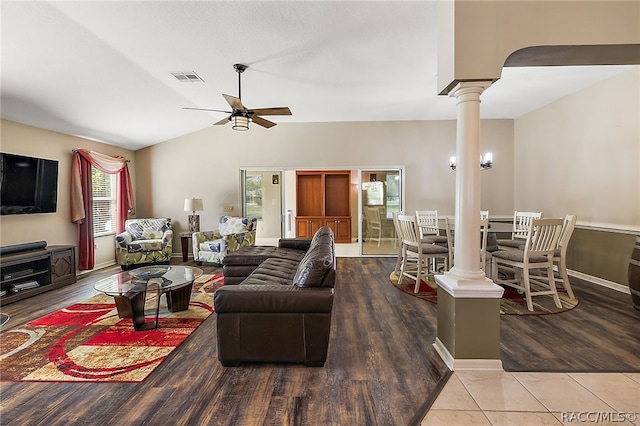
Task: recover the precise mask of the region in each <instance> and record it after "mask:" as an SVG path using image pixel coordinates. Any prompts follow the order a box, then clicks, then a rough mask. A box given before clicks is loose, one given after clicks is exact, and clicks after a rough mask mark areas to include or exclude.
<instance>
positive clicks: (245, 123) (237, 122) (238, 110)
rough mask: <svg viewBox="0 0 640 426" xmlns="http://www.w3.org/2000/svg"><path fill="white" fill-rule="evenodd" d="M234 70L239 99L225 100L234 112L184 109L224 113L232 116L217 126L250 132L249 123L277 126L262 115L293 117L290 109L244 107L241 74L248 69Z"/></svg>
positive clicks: (227, 98)
mask: <svg viewBox="0 0 640 426" xmlns="http://www.w3.org/2000/svg"><path fill="white" fill-rule="evenodd" d="M233 68H234V69H235V70H236V72H237V73H238V97H237V98H236V97H235V96H230V95H225V94H222V96H224V98H225V99H226V100H227V102H228V103H229V105H230V106H231V108H232V111H222V110H219V109H208V108H190V107H183V108H182V109H192V110H197V111H214V112H224V113H227V114H231V115H230V116H229V117H227V118H223V119H222V120H220V121H218V122H217V123H214V125H215V124H227V122H229V121H230V122H231V123H233V129H234V130H249V122H253V123H256V124H259V125H260V126H262V127H266V128H267V129H268V128H270V127H273V126H275V125H276V123H274V122H272V121H269V120H266V119H264V118H262V117H260V116H261V115H291V110H290V109H289V108H288V107H274V108H255V109H248V108H247V107H245V106H244V105H242V91H241V78H240V76H241V74H242V73H243V72H244V70H246V69H247V68H248V66H247V65H243V64H234V65H233Z"/></svg>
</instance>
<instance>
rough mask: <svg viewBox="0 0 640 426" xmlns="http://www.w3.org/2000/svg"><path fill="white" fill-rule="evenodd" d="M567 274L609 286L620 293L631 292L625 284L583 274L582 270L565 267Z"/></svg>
mask: <svg viewBox="0 0 640 426" xmlns="http://www.w3.org/2000/svg"><path fill="white" fill-rule="evenodd" d="M567 274H569V275H571V276H572V277H576V278H579V279H581V280H584V281H589V282H590V283H593V284H596V285H600V286H602V287H607V288H610V289H612V290H616V291H619V292H621V293H626V294H631V290H630V289H629V287H627V286H626V285H623V284H618V283H616V282H613V281H609V280H605V279H604V278H600V277H594V276H593V275H587V274H584V273H582V272H578V271H572V270H571V269H567Z"/></svg>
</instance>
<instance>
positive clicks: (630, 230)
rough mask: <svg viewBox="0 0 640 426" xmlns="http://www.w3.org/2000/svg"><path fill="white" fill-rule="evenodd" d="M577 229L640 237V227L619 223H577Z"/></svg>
mask: <svg viewBox="0 0 640 426" xmlns="http://www.w3.org/2000/svg"><path fill="white" fill-rule="evenodd" d="M576 228H580V229H588V230H590V231H601V232H612V233H616V234H632V235H640V226H631V225H623V224H617V223H600V222H582V221H578V222H576Z"/></svg>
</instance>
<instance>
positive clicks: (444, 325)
mask: <svg viewBox="0 0 640 426" xmlns="http://www.w3.org/2000/svg"><path fill="white" fill-rule="evenodd" d="M436 281H437V283H438V333H437V339H436V343H435V347H436V350H437V351H438V353H439V354H440V356H441V357H442V359H443V360H444V362H445V363H446V364H447V366H448V367H449V368H450V369H452V370H453V369H455V368H458V369H461V368H466V369H472V368H473V369H501V368H502V362H501V361H500V298H501V297H502V294H503V293H504V290H503V288H502V287H500V286H498V285H496V284H494V283H493V281H491V280H490V279H488V278H486V277H483V278H481V279H473V280H469V279H462V278H459V277H456V276H455V274H452V273H445V274H444V275H436Z"/></svg>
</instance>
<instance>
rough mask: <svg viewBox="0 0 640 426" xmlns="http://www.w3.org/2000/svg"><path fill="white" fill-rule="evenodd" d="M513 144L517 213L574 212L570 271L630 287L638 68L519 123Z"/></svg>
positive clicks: (637, 227) (639, 132)
mask: <svg viewBox="0 0 640 426" xmlns="http://www.w3.org/2000/svg"><path fill="white" fill-rule="evenodd" d="M514 140H515V142H514V143H515V147H514V164H515V173H514V190H515V194H514V209H516V210H530V211H542V212H543V213H544V216H545V217H563V216H564V215H565V214H567V213H572V214H576V215H577V216H578V227H579V228H581V229H577V230H576V232H575V233H574V236H573V237H572V238H571V242H570V244H569V249H568V253H567V265H568V267H569V269H572V270H574V271H578V272H581V273H584V274H587V275H591V276H595V277H599V278H602V279H605V280H607V281H611V282H614V283H618V284H622V285H627V284H628V280H627V270H628V267H629V259H630V257H631V252H632V250H633V244H634V235H633V233H638V234H640V67H639V68H638V69H636V70H632V71H628V72H625V73H623V74H620V75H618V76H616V77H613V78H610V79H608V80H606V81H603V82H600V83H598V84H596V85H593V86H591V87H589V88H587V89H585V90H582V91H580V92H578V93H575V94H572V95H570V96H567V97H564V98H562V99H560V100H558V101H556V102H554V103H552V104H549V105H547V106H545V107H543V108H540V109H538V110H536V111H533V112H531V113H529V114H526V115H524V116H522V117H520V118H518V119H516V120H515V124H514ZM607 228H609V229H611V230H612V231H614V232H604V231H603V229H604V230H606V229H607ZM598 229H599V230H598ZM620 232H623V233H620ZM625 232H626V234H625Z"/></svg>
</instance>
